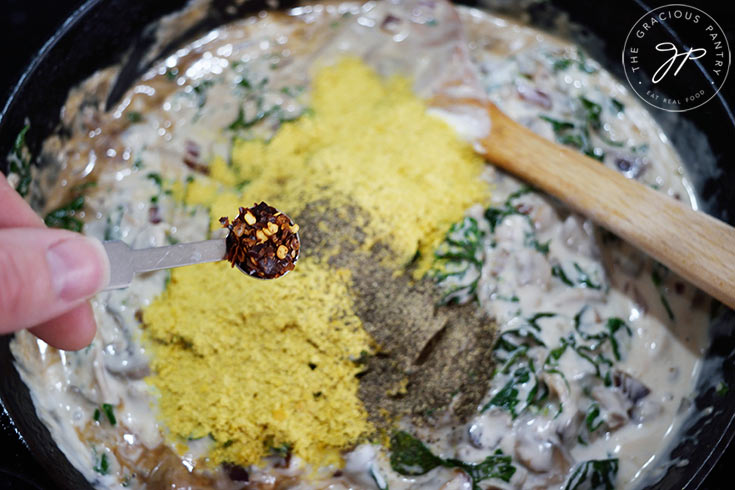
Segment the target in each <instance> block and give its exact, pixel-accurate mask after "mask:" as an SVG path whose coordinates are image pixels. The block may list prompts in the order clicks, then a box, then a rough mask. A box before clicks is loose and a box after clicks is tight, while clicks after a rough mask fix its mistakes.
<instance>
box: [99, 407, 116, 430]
mask: <svg viewBox="0 0 735 490" xmlns="http://www.w3.org/2000/svg"><path fill="white" fill-rule="evenodd" d="M102 412H104V414H105V417H107V420H108V422H110V425H115V424H117V418H115V409H114V408H113V406H112V405H110V404H109V403H103V404H102Z"/></svg>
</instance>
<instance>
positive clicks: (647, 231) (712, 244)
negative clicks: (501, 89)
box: [480, 103, 735, 308]
mask: <svg viewBox="0 0 735 490" xmlns="http://www.w3.org/2000/svg"><path fill="white" fill-rule="evenodd" d="M487 110H488V113H489V114H490V120H491V121H492V123H491V130H490V134H489V136H487V137H486V138H484V139H483V140H482V141H481V142H480V143H481V146H482V147H483V149H484V154H485V156H486V157H487V159H488V160H489V161H490V162H492V163H493V164H495V165H497V166H499V167H501V168H503V169H505V170H507V171H508V172H510V173H513V174H515V175H517V176H518V177H520V178H521V179H523V180H525V181H526V182H528V183H530V184H531V185H533V186H535V187H537V188H538V189H541V190H543V191H545V192H547V193H549V194H551V195H552V196H555V197H557V198H558V199H560V200H561V201H563V202H565V203H567V204H568V205H570V206H571V207H572V208H573V209H575V210H577V211H579V212H580V213H582V214H584V215H586V216H588V217H590V218H591V219H592V220H593V221H595V222H597V223H598V224H600V225H601V226H603V227H604V228H607V229H608V230H610V231H612V232H613V233H615V234H616V235H618V236H619V237H621V238H623V239H624V240H627V241H628V242H630V243H631V244H633V245H634V246H636V247H637V248H639V249H640V250H642V251H644V252H645V253H647V254H648V255H650V256H651V257H653V258H654V259H656V260H658V261H659V262H661V263H662V264H664V265H666V266H667V267H669V268H670V269H671V270H673V271H675V272H677V273H678V274H680V275H681V276H682V277H684V278H686V279H688V280H689V281H691V282H692V283H693V284H694V285H696V286H697V287H699V288H700V289H702V290H703V291H705V292H707V293H708V294H710V295H712V296H713V297H715V298H717V299H718V300H720V301H722V302H723V303H724V304H726V305H727V306H729V307H731V308H733V307H735V228H733V227H731V226H729V225H727V224H726V223H723V222H722V221H719V220H717V219H715V218H713V217H711V216H708V215H706V214H704V213H702V212H698V211H694V210H693V209H691V208H689V207H688V206H686V205H684V204H683V203H681V202H679V201H677V200H675V199H673V198H671V197H668V196H666V195H663V194H661V193H659V192H656V191H655V190H653V189H651V188H649V187H647V186H645V185H643V184H641V183H639V182H636V181H634V180H630V179H627V178H626V177H624V176H623V175H621V174H619V173H618V172H616V171H614V170H612V169H610V168H608V167H606V166H605V165H603V164H601V163H600V162H598V161H597V160H593V159H591V158H588V157H586V156H584V155H582V154H580V153H577V152H575V151H572V150H571V149H569V148H565V147H562V146H560V145H558V144H555V143H552V142H550V141H548V140H546V139H545V138H543V137H541V136H538V135H536V134H535V133H533V132H532V131H530V130H529V129H527V128H525V127H523V126H521V125H520V124H518V123H516V122H515V121H513V120H512V119H510V118H509V117H508V116H506V115H505V114H503V112H502V111H501V110H500V109H498V108H497V107H496V106H495V105H494V104H492V103H488V107H487Z"/></svg>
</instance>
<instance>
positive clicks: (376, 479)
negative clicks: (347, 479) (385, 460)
mask: <svg viewBox="0 0 735 490" xmlns="http://www.w3.org/2000/svg"><path fill="white" fill-rule="evenodd" d="M370 478H372V480H373V483H375V486H376V487H378V490H390V489H389V487H388V482H386V481H385V477H384V476H383V475H382V474H381V473H380V471H378V469H377V468H376V467H375V465H372V464H371V465H370Z"/></svg>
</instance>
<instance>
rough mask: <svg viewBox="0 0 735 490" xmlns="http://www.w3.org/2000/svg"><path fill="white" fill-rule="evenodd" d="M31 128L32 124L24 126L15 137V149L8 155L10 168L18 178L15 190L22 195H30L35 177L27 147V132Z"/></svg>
mask: <svg viewBox="0 0 735 490" xmlns="http://www.w3.org/2000/svg"><path fill="white" fill-rule="evenodd" d="M30 128H31V126H30V124H26V125H25V126H23V129H21V130H20V132H19V133H18V135H17V136H16V137H15V142H14V143H13V149H12V151H11V152H10V155H9V156H8V163H9V167H8V170H9V171H10V173H12V174H15V175H16V176H17V178H18V183H17V184H16V185H15V191H16V192H17V193H18V194H20V195H21V196H22V197H25V196H27V195H28V192H29V191H30V189H31V180H32V178H33V177H32V175H31V155H30V152H29V151H28V148H27V147H26V134H27V133H28V130H29V129H30Z"/></svg>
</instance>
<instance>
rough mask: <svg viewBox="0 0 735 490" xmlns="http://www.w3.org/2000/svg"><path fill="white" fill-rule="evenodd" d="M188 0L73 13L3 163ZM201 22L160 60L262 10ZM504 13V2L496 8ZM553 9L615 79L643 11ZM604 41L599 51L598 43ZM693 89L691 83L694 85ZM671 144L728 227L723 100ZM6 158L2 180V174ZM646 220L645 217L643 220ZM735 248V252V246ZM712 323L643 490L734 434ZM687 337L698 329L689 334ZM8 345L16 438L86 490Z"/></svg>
mask: <svg viewBox="0 0 735 490" xmlns="http://www.w3.org/2000/svg"><path fill="white" fill-rule="evenodd" d="M185 3H186V2H185V0H157V1H154V2H141V1H137V0H89V1H87V2H86V3H85V4H84V5H83V6H82V7H81V8H79V9H78V10H77V11H76V12H75V13H74V14H73V15H72V16H71V17H70V18H69V19H68V20H67V22H66V23H65V24H64V25H63V26H62V27H61V28H60V29H59V31H58V32H57V33H56V34H55V35H54V36H53V37H52V38H51V39H50V40H49V41H48V42H47V43H46V44H45V45H44V47H43V48H42V49H41V51H40V52H39V54H38V55H37V56H36V58H35V59H34V60H33V62H32V63H31V65H30V66H29V67H28V69H27V70H26V72H25V73H24V74H23V75H22V77H21V79H20V80H19V82H18V84H17V85H16V86H15V88H14V90H13V91H12V93H11V95H10V98H9V100H8V102H7V104H6V105H5V107H4V108H3V109H2V113H0V155H2V156H4V155H7V153H8V152H9V150H10V148H11V147H12V143H13V139H14V138H15V135H16V134H17V133H18V131H19V130H20V129H21V128H22V127H23V125H24V123H25V119H26V118H28V119H29V120H30V122H31V128H32V129H31V131H30V132H29V134H28V143H29V146H30V149H31V151H32V152H33V153H34V154H36V153H37V152H38V150H39V147H40V144H41V142H42V141H43V139H44V138H45V137H46V136H47V135H48V134H49V133H51V132H52V131H53V130H55V129H57V127H58V124H59V110H60V108H61V106H62V105H63V103H64V101H65V99H66V97H67V94H68V91H69V89H70V88H72V87H73V86H75V85H76V84H78V83H79V82H81V81H82V80H84V79H85V78H87V77H88V76H89V75H91V74H92V73H94V72H95V71H97V70H98V69H100V68H103V67H105V66H108V65H110V64H113V63H118V62H120V61H122V60H125V63H124V67H125V68H124V69H123V71H122V72H121V75H120V77H119V80H118V83H117V84H116V86H115V89H114V90H113V91H112V93H111V94H110V97H109V100H108V104H111V103H113V102H114V101H115V100H116V99H117V98H119V97H120V96H121V95H122V94H123V93H124V91H125V90H126V89H127V88H128V87H129V85H130V84H131V83H132V82H133V81H134V80H135V79H136V78H137V77H138V75H139V74H140V73H141V70H145V69H146V66H145V65H144V66H140V63H139V61H140V60H141V59H142V55H143V54H144V53H146V52H147V51H148V48H149V47H150V46H151V43H152V40H153V38H152V35H151V33H152V29H150V28H149V27H147V26H150V25H151V24H152V23H154V22H155V21H156V20H158V19H160V18H161V17H162V16H164V15H167V14H169V13H172V12H174V11H176V10H179V9H180V8H182V7H183V6H184V4H185ZM212 3H213V4H212V8H211V10H210V13H209V14H208V16H207V17H206V18H205V19H203V20H202V21H201V22H199V24H197V25H196V26H194V27H192V28H190V29H188V30H187V31H186V32H182V33H180V36H179V38H177V39H175V40H173V41H172V42H171V43H170V45H168V46H166V47H164V49H162V50H161V52H160V53H159V54H160V55H165V54H166V53H167V52H170V51H171V49H173V48H174V47H175V46H176V45H179V44H181V43H182V42H183V41H185V40H187V39H190V38H191V37H193V36H195V35H197V34H202V33H204V32H206V31H207V30H208V29H211V28H213V27H216V26H218V25H220V24H222V23H225V22H228V21H230V20H233V19H235V18H238V17H242V16H244V15H247V14H249V13H253V12H255V11H258V10H261V9H263V8H266V2H265V1H264V0H255V1H248V2H245V4H244V5H241V6H239V7H233V6H231V5H230V2H228V1H227V0H213V2H212ZM501 5H505V6H506V7H507V6H508V5H509V3H508V2H501ZM590 6H591V5H590V3H589V2H587V1H585V0H556V1H552V2H541V3H537V4H534V5H532V6H531V7H530V8H529V10H528V11H527V13H528V14H529V16H530V19H531V22H532V24H534V25H536V26H538V27H541V28H548V27H551V26H552V22H551V20H550V19H553V18H554V17H555V16H556V15H557V14H558V13H559V12H567V13H568V14H569V16H570V18H571V20H572V21H573V22H574V23H575V24H576V26H577V27H574V28H572V29H571V30H570V31H569V32H568V34H569V35H570V36H571V37H572V38H573V40H575V41H576V42H577V43H578V44H580V45H582V46H584V47H585V49H586V50H587V51H588V52H590V53H591V54H592V55H593V56H594V57H595V58H596V59H597V60H599V61H601V62H602V63H603V65H605V67H606V68H607V69H608V70H610V71H612V72H613V73H614V74H616V75H618V76H619V77H620V78H622V67H621V66H620V63H619V59H620V50H621V49H622V46H623V43H624V39H625V35H626V34H627V30H628V29H629V28H630V26H632V25H633V23H634V22H635V21H636V20H637V19H638V18H639V17H640V16H641V15H642V14H643V13H645V12H646V11H647V10H650V8H649V7H648V6H647V5H645V4H643V3H641V2H640V1H637V0H625V1H613V0H610V1H607V2H595V4H594V8H590ZM603 41H604V42H603ZM698 81H699V80H696V79H693V80H692V84H695V83H697V82H698ZM653 114H654V116H655V117H656V118H657V119H658V120H659V122H660V123H661V124H662V125H663V127H664V129H665V131H666V132H667V134H668V135H669V136H670V138H671V139H672V141H673V142H674V144H675V146H676V148H677V150H678V151H679V152H680V154H681V156H682V157H683V160H684V161H685V162H686V164H687V166H688V167H689V170H690V171H691V172H692V173H693V174H694V175H695V179H694V180H695V185H696V187H697V190H698V192H699V194H700V196H701V197H702V201H703V204H704V208H705V210H706V211H707V212H709V213H710V214H713V215H714V216H717V217H719V218H720V219H723V220H725V221H728V222H729V223H731V224H735V193H732V192H731V191H730V189H729V187H730V186H729V183H730V182H735V166H732V165H728V164H729V163H731V162H733V161H735V158H733V157H735V150H733V143H734V142H735V119H734V118H733V115H732V111H731V109H730V106H729V105H728V103H727V101H726V100H725V98H724V97H723V96H722V94H720V95H718V96H717V97H716V98H714V99H713V100H711V101H710V102H708V103H707V104H706V105H705V106H703V107H701V108H699V109H696V110H693V111H689V112H685V113H682V114H678V115H676V116H673V115H671V114H669V113H664V112H662V111H655V112H653ZM6 165H7V163H6V161H5V158H4V157H3V158H0V170H2V171H6ZM644 211H645V210H642V212H644ZM734 246H735V244H734ZM716 310H717V311H713V315H712V325H711V330H712V335H713V342H712V346H711V348H710V349H709V351H708V352H707V354H706V360H705V368H704V369H703V370H702V373H701V375H700V377H699V380H698V383H697V396H696V399H695V400H694V404H693V407H694V410H692V411H691V412H690V415H689V416H688V418H687V420H686V421H685V423H684V424H683V427H682V429H681V434H680V436H679V438H678V443H677V444H676V445H675V446H674V447H671V448H670V458H669V461H665V462H663V464H662V465H660V467H658V468H655V471H654V473H653V475H652V476H651V478H649V481H648V482H646V484H644V488H646V489H650V490H653V489H687V490H690V489H695V488H698V487H699V485H700V484H701V482H702V481H703V480H704V478H705V477H706V476H707V474H708V473H709V472H710V471H711V469H712V468H713V467H714V465H715V463H716V462H717V460H718V459H719V457H720V455H721V454H722V453H723V452H724V450H725V449H726V448H727V445H728V444H729V442H730V440H731V439H732V438H733V434H735V389H733V388H735V332H733V327H734V326H735V314H733V312H732V311H725V310H724V309H723V308H716ZM693 328H701V327H696V326H693ZM9 340H10V338H9V337H0V404H1V405H2V408H3V410H4V411H5V414H6V415H7V417H9V419H10V420H11V421H12V423H13V424H14V426H15V429H16V432H17V434H18V437H19V438H20V439H22V440H23V441H24V443H25V444H26V445H27V446H28V448H29V449H30V451H31V452H32V453H33V455H34V456H35V457H36V459H37V460H38V463H39V467H41V468H44V469H45V471H46V472H47V473H48V475H49V476H50V477H51V478H52V479H53V480H54V481H55V482H56V483H57V484H58V485H59V486H60V487H62V488H68V489H84V488H91V487H90V485H89V484H88V483H87V482H86V480H85V479H84V478H83V477H82V476H81V474H80V473H79V472H78V471H77V470H76V469H74V468H73V467H72V466H71V464H69V462H68V461H67V459H66V457H65V456H64V455H63V454H62V453H61V451H59V449H58V448H57V447H56V445H55V444H54V442H53V440H52V439H51V437H50V434H49V432H48V430H47V429H46V428H45V427H44V425H43V424H42V423H41V422H40V420H39V419H38V418H37V417H36V415H35V409H34V407H33V404H32V402H31V398H30V395H29V393H28V390H27V388H26V386H25V385H24V384H23V382H22V381H21V379H20V377H19V376H18V373H17V372H16V370H15V368H14V366H13V360H12V355H11V354H10V351H9V348H8V344H9ZM719 381H724V382H725V383H726V384H727V385H728V386H730V387H732V388H731V389H730V390H729V391H728V392H727V393H725V394H724V395H720V394H717V393H716V389H715V386H716V384H717V383H718V382H719ZM685 462H687V463H688V464H681V463H685Z"/></svg>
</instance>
